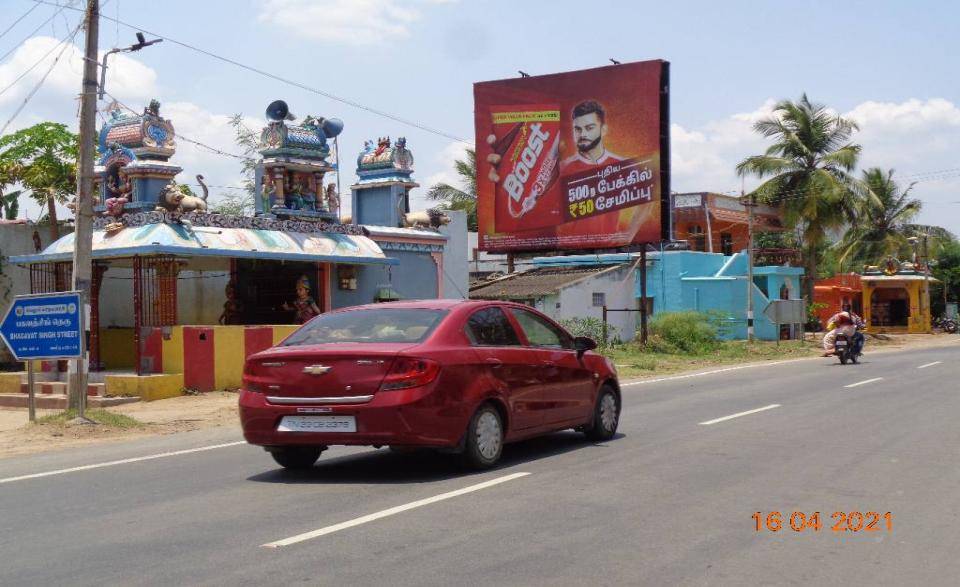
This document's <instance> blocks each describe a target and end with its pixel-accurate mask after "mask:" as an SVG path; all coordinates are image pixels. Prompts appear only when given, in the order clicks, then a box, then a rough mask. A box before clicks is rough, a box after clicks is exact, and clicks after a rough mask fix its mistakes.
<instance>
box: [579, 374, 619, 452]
mask: <svg viewBox="0 0 960 587" xmlns="http://www.w3.org/2000/svg"><path fill="white" fill-rule="evenodd" d="M619 423H620V399H619V398H618V397H617V392H616V391H614V389H613V387H611V386H609V385H604V386H603V387H601V388H600V393H599V394H597V404H596V406H594V409H593V424H592V425H591V426H590V429H589V430H587V431H586V435H587V438H589V439H590V440H600V441H602V440H610V439H611V438H613V435H614V434H616V433H617V426H618V425H619Z"/></svg>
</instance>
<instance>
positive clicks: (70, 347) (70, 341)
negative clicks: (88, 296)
mask: <svg viewBox="0 0 960 587" xmlns="http://www.w3.org/2000/svg"><path fill="white" fill-rule="evenodd" d="M82 311H83V308H82V306H81V304H80V292H56V293H51V294H34V295H26V296H17V297H16V298H14V300H13V304H12V305H11V306H10V308H9V309H8V310H7V314H6V315H5V316H4V317H3V322H2V323H0V337H2V338H3V341H4V342H5V343H7V346H8V347H10V351H11V352H12V353H13V356H14V357H16V359H17V360H18V361H26V360H29V359H77V358H80V349H81V344H80V343H81V339H80V337H81V336H82V334H83V322H82V317H83V316H82V314H81V312H82Z"/></svg>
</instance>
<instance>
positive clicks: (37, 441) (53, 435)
mask: <svg viewBox="0 0 960 587" xmlns="http://www.w3.org/2000/svg"><path fill="white" fill-rule="evenodd" d="M110 411H113V412H118V413H121V414H125V415H127V416H130V417H132V418H135V419H136V420H138V421H139V422H141V423H142V424H143V426H141V427H137V428H115V427H111V426H105V425H96V426H75V425H72V426H71V425H67V426H65V425H48V424H44V425H36V424H34V425H31V424H30V422H29V420H28V418H27V410H26V409H23V408H19V409H13V408H0V458H4V457H11V456H16V455H23V454H29V453H36V452H44V451H50V450H59V449H63V448H71V447H75V446H83V445H86V444H92V443H99V442H109V441H118V440H123V439H131V438H142V437H145V436H158V435H163V434H176V433H178V432H187V431H190V430H198V429H200V428H214V427H218V426H232V427H235V428H237V430H239V428H240V423H239V421H238V418H237V393H235V392H226V391H213V392H210V393H204V394H200V395H184V396H180V397H175V398H171V399H165V400H159V401H155V402H141V403H135V404H124V405H121V406H117V407H114V408H110Z"/></svg>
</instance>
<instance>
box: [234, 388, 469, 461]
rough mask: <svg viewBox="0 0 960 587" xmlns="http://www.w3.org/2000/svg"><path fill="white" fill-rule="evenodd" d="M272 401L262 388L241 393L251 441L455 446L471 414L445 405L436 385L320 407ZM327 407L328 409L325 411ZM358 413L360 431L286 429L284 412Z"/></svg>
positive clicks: (460, 407) (266, 443)
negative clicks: (434, 389) (435, 390)
mask: <svg viewBox="0 0 960 587" xmlns="http://www.w3.org/2000/svg"><path fill="white" fill-rule="evenodd" d="M308 401H309V400H308V399H307V400H305V401H304V402H303V403H302V404H282V405H277V404H273V403H270V402H269V401H268V400H267V397H266V396H265V395H264V394H261V393H254V392H250V391H246V390H241V392H240V424H241V426H242V427H243V436H244V438H246V440H247V442H249V443H250V444H256V445H260V446H311V445H314V446H315V445H327V446H329V445H361V446H369V445H403V446H431V447H452V446H455V445H457V444H458V443H459V442H460V437H461V436H462V435H463V432H464V430H465V429H466V425H467V421H468V419H469V416H470V412H469V410H468V409H467V408H466V406H463V405H453V406H451V405H439V404H442V403H445V402H438V401H437V398H436V397H435V394H433V393H431V389H430V387H427V388H422V389H409V390H402V391H390V392H379V393H376V394H374V397H373V399H372V400H370V401H369V402H367V403H363V404H348V403H344V404H328V405H323V406H322V407H321V406H317V405H316V404H311V403H308ZM321 410H322V411H321ZM311 415H315V416H346V415H349V416H353V417H354V418H356V428H357V431H356V432H280V431H278V430H277V427H278V425H279V424H280V421H281V419H282V418H283V417H284V416H311Z"/></svg>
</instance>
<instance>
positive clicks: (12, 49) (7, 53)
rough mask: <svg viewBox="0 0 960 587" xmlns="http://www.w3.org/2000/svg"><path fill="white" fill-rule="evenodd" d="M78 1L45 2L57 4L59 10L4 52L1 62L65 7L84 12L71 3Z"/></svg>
mask: <svg viewBox="0 0 960 587" xmlns="http://www.w3.org/2000/svg"><path fill="white" fill-rule="evenodd" d="M34 1H36V0H34ZM76 1H77V0H70V3H69V4H63V5H60V4H54V3H52V2H43V3H42V4H47V5H49V6H56V7H57V8H58V9H59V10H57V11H56V12H54V13H53V14H51V15H50V18H48V19H47V20H45V21H43V22H41V23H40V26H38V27H37V28H35V29H33V32H32V33H30V34H29V35H27V38H25V39H24V40H22V41H20V42H19V43H17V44H16V45H14V46H13V47H12V48H11V49H10V50H9V51H7V52H6V53H4V54H3V57H0V63H2V62H3V60H4V59H6V58H7V57H9V56H10V54H11V53H13V52H14V51H16V50H17V49H19V48H20V46H21V45H23V44H24V43H26V42H27V41H29V40H30V39H31V38H32V37H33V35H35V34H37V31H39V30H40V29H42V28H43V27H45V26H47V23H48V22H50V21H51V20H53V19H55V18H56V17H57V15H58V14H60V13H61V12H63V11H64V9H66V8H69V9H70V10H77V11H79V12H83V11H82V10H80V9H79V8H74V7H73V6H71V4H73V3H74V2H76ZM38 4H39V3H38Z"/></svg>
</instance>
